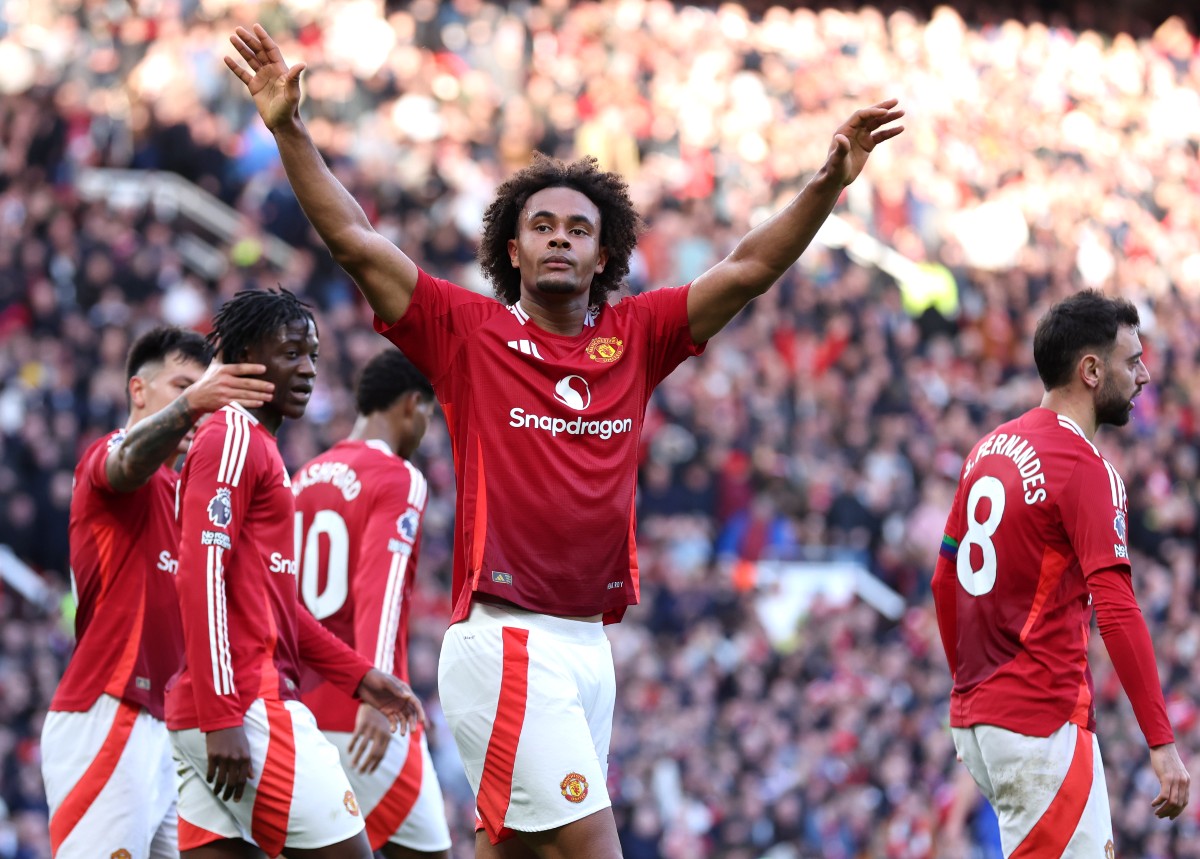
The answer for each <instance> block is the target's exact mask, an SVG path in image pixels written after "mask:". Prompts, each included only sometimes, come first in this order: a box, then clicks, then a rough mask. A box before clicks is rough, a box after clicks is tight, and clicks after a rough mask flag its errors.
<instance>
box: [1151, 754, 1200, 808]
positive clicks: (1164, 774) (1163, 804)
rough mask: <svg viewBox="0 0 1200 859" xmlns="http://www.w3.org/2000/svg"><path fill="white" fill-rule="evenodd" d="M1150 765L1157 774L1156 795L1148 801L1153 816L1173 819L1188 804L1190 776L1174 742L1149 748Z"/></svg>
mask: <svg viewBox="0 0 1200 859" xmlns="http://www.w3.org/2000/svg"><path fill="white" fill-rule="evenodd" d="M1150 766H1151V767H1153V768H1154V774H1155V775H1156V776H1158V784H1159V791H1158V796H1156V797H1154V801H1153V802H1151V803H1150V805H1152V806H1153V807H1154V815H1155V817H1169V818H1170V819H1171V820H1174V819H1175V818H1176V817H1178V816H1179V815H1180V814H1181V813H1182V812H1183V809H1184V807H1185V806H1187V804H1188V790H1189V788H1190V787H1191V783H1192V777H1191V776H1189V775H1188V771H1187V768H1186V767H1184V765H1183V761H1182V760H1180V758H1179V751H1178V750H1177V749H1176V748H1175V744H1174V743H1167V744H1166V745H1164V746H1155V747H1154V748H1152V749H1151V750H1150Z"/></svg>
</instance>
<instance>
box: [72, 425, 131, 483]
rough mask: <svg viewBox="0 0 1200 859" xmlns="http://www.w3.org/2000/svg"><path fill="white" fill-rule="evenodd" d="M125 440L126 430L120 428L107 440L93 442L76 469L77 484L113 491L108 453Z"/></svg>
mask: <svg viewBox="0 0 1200 859" xmlns="http://www.w3.org/2000/svg"><path fill="white" fill-rule="evenodd" d="M123 441H125V430H123V429H120V430H117V431H116V432H114V433H111V434H110V435H109V436H108V438H107V440H104V439H101V440H99V441H97V442H95V443H93V444H92V446H91V447H90V448H89V449H88V451H87V453H85V454H84V456H83V459H82V460H81V461H80V463H79V467H78V468H77V470H76V477H75V483H76V485H77V486H79V485H82V486H84V487H89V488H92V489H98V490H100V491H101V492H112V491H113V488H112V484H111V483H109V482H108V455H109V454H110V453H112V451H113V448H115V447H117V446H118V445H120V444H121V442H123Z"/></svg>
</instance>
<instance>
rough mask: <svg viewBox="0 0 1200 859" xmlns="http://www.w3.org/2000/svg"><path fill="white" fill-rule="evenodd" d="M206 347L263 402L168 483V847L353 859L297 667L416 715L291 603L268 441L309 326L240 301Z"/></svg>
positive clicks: (310, 336)
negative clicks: (176, 621)
mask: <svg viewBox="0 0 1200 859" xmlns="http://www.w3.org/2000/svg"><path fill="white" fill-rule="evenodd" d="M209 342H210V343H211V344H212V346H213V348H214V349H215V350H216V351H217V354H218V355H219V356H221V357H222V358H223V359H225V360H246V361H253V362H255V363H257V364H260V365H262V366H263V367H264V368H265V369H264V372H263V373H262V378H263V379H264V380H265V381H267V382H270V383H271V384H272V385H273V387H274V394H273V396H272V397H271V399H270V400H268V401H266V402H264V403H262V405H260V406H259V407H257V408H253V409H247V408H244V407H242V406H240V405H237V404H234V405H230V406H227V407H225V408H223V409H221V410H220V411H218V412H217V413H216V414H214V415H213V417H212V419H211V420H209V421H208V422H207V423H205V424H204V425H203V426H202V427H201V428H200V430H199V431H198V432H197V433H196V439H195V441H194V442H193V444H192V449H191V452H190V453H189V455H188V458H187V461H186V463H185V464H184V468H183V476H182V477H181V478H180V487H179V488H180V493H179V496H180V500H179V515H180V518H181V525H182V534H181V538H180V548H179V574H178V590H179V605H180V613H181V616H182V619H183V637H184V655H185V664H184V668H183V670H182V671H181V672H180V673H179V674H178V675H177V676H176V678H175V680H174V681H172V685H171V688H170V689H168V690H167V702H166V703H167V724H168V727H170V729H171V739H172V742H173V744H174V748H175V754H176V757H177V758H178V759H179V761H180V767H179V770H180V776H181V783H180V786H179V846H180V850H181V851H182V853H183V854H184V855H186V856H190V857H197V859H199V857H204V859H207V857H218V856H254V855H261V854H260V853H259V852H258V851H259V850H261V851H262V852H263V853H266V854H267V855H268V856H278V855H280V854H281V853H282V852H283V850H284V849H285V847H286V849H287V851H288V855H289V856H293V857H296V856H312V857H319V859H326V857H327V859H351V857H353V859H366V857H369V856H370V855H371V848H370V846H369V845H368V844H367V840H366V837H365V836H364V835H363V822H362V816H361V812H360V811H359V808H358V804H357V801H356V799H355V796H354V792H353V791H352V790H351V789H350V785H349V783H348V782H347V781H346V776H345V774H344V773H343V772H342V768H341V766H340V764H339V763H338V755H337V749H335V748H334V747H333V746H332V745H331V744H330V743H329V742H328V741H327V740H326V739H325V738H324V737H323V736H322V735H321V732H320V731H319V730H318V729H317V726H316V723H315V722H314V721H313V717H312V714H311V713H310V712H309V711H308V709H307V708H306V707H305V706H304V705H303V704H301V703H300V701H299V700H298V698H299V680H300V677H299V667H300V665H301V663H305V664H307V665H308V666H310V667H312V668H313V669H315V670H316V671H318V672H319V673H320V674H321V675H322V676H324V677H325V678H326V679H327V680H328V681H329V682H330V683H332V684H334V685H335V686H337V687H338V688H339V689H341V690H342V691H344V692H345V693H346V694H348V695H354V696H356V697H359V698H361V699H362V700H364V701H366V702H368V703H370V704H372V705H374V706H376V707H379V708H380V709H381V710H383V711H384V712H385V713H387V714H388V717H389V719H391V720H392V724H393V725H395V724H396V723H397V722H399V723H400V724H402V725H404V726H405V728H406V729H407V728H411V727H412V726H413V725H414V724H416V723H417V722H420V721H422V720H423V718H424V716H423V714H422V713H421V709H420V703H419V702H418V701H417V700H416V698H415V697H413V695H412V692H411V690H409V688H408V686H407V684H405V683H402V682H400V681H399V680H396V679H395V678H394V677H392V676H391V675H388V674H385V673H383V672H381V671H377V670H375V669H373V668H372V667H371V665H370V663H368V662H367V661H366V660H365V659H363V658H362V657H360V656H359V655H358V654H357V653H355V652H354V651H353V650H352V649H350V648H349V647H347V646H346V645H345V644H343V643H342V642H340V641H338V640H337V639H336V638H334V637H333V636H332V635H330V634H329V633H328V632H327V631H326V630H325V629H324V628H323V627H322V626H321V625H320V624H319V623H318V622H317V621H316V620H315V619H314V618H313V616H312V615H311V614H309V613H308V612H307V611H306V610H304V609H303V607H301V606H299V605H298V598H297V595H296V579H295V575H296V558H295V545H296V526H295V506H294V503H293V498H292V489H291V481H290V479H289V477H288V473H287V470H286V469H285V468H284V465H283V460H282V459H281V458H280V455H279V450H278V448H277V446H276V443H275V433H276V431H277V430H278V429H279V426H280V424H281V423H283V420H284V419H285V418H291V419H293V420H294V419H298V418H300V417H302V416H303V415H304V410H305V408H306V407H307V406H308V400H309V397H310V396H311V394H312V386H313V381H314V379H315V378H316V374H317V326H316V322H315V321H314V319H313V317H312V314H311V313H310V312H309V310H308V308H307V306H305V305H304V304H303V303H301V302H300V301H298V300H297V299H296V298H295V296H293V295H292V294H291V293H290V292H288V291H287V290H280V291H279V292H274V291H264V292H240V293H238V294H237V295H236V296H234V298H233V299H231V300H230V301H228V302H227V303H226V304H225V305H223V306H222V307H221V309H220V310H219V311H218V313H217V315H216V317H215V318H214V320H213V330H212V332H211V333H210V334H209ZM255 847H257V849H255Z"/></svg>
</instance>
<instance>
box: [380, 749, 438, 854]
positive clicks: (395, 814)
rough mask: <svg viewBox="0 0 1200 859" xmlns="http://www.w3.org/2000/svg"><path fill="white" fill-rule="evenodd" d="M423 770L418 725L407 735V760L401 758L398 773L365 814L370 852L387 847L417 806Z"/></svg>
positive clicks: (423, 764) (423, 762) (423, 763)
mask: <svg viewBox="0 0 1200 859" xmlns="http://www.w3.org/2000/svg"><path fill="white" fill-rule="evenodd" d="M424 770H425V761H424V760H423V758H422V756H421V726H420V725H418V726H417V727H415V728H413V729H412V730H411V731H409V732H408V757H406V758H405V759H404V766H402V767H401V768H400V774H399V775H397V776H396V780H395V781H394V782H392V786H391V787H389V788H388V789H387V793H385V794H384V795H383V798H382V799H381V800H379V802H378V803H377V804H376V805H375V807H374V808H372V809H371V813H370V814H368V815H367V840H368V841H370V842H371V849H372V850H379V849H380V848H381V847H383V845H384V844H387V842H388V839H389V838H391V837H392V836H393V835H394V834H395V833H396V830H397V829H399V828H400V825H401V824H402V823H404V820H405V818H407V817H408V814H409V812H411V811H412V808H413V806H414V805H416V803H417V797H418V796H420V795H421V779H422V777H423V775H424Z"/></svg>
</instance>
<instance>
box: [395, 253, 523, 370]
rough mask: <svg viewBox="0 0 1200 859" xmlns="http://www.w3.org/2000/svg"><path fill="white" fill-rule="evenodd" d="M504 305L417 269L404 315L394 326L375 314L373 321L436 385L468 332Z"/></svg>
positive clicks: (452, 361)
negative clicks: (414, 283)
mask: <svg viewBox="0 0 1200 859" xmlns="http://www.w3.org/2000/svg"><path fill="white" fill-rule="evenodd" d="M502 308H503V305H501V304H500V303H499V302H498V301H496V300H495V299H494V298H489V297H488V296H485V295H479V294H478V293H475V292H471V291H470V290H469V289H464V288H463V287H461V286H458V285H457V284H454V283H451V282H450V281H448V280H442V279H440V278H436V277H430V276H429V275H428V274H427V273H426V272H424V271H423V270H421V269H417V285H416V287H415V288H414V289H413V294H412V299H411V300H410V301H409V303H408V309H407V310H405V311H404V315H403V316H401V317H400V318H399V319H397V320H396V321H395V322H394V323H393V324H392V325H388V324H387V323H386V322H384V321H383V320H382V319H380V318H379V317H378V316H376V317H375V319H374V323H373V324H374V327H375V331H376V333H378V334H382V335H383V336H384V337H386V338H387V339H388V340H390V341H391V342H392V343H393V344H395V345H396V346H398V347H399V348H400V349H401V351H403V352H404V354H405V356H406V357H407V358H408V359H409V360H410V361H412V362H413V364H414V365H416V367H417V369H418V370H420V371H421V372H422V373H424V374H425V376H426V378H428V379H429V381H430V383H431V384H433V385H434V386H435V387H437V385H438V383H439V382H440V381H441V380H442V377H444V376H445V375H446V374H447V373H448V372H449V370H450V367H451V365H452V364H453V363H454V359H455V358H456V357H457V356H458V351H459V349H460V348H462V345H463V343H464V342H466V338H467V335H469V334H470V333H471V332H472V331H474V330H475V329H476V328H478V327H479V326H480V325H481V324H482V323H483V321H484V320H485V319H487V318H489V317H490V316H491V315H492V314H494V313H495V312H496V310H497V309H502Z"/></svg>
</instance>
